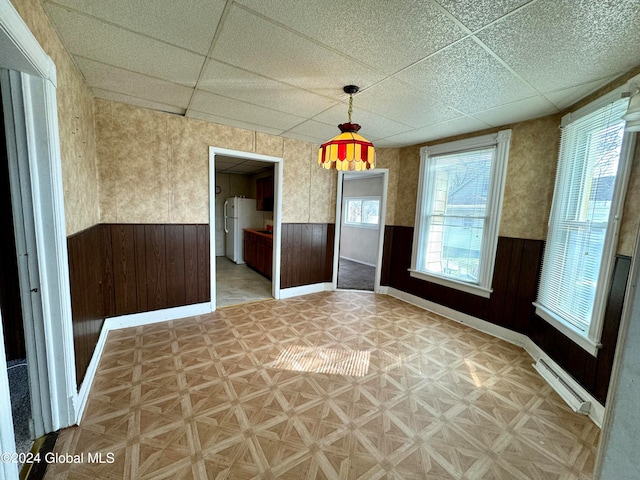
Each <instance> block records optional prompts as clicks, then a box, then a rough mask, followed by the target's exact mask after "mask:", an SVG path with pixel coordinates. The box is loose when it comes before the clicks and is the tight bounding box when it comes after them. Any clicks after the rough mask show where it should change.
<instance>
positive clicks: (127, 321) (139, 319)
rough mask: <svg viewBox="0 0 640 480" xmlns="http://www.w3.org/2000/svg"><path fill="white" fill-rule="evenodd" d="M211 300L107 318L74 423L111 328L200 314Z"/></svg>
mask: <svg viewBox="0 0 640 480" xmlns="http://www.w3.org/2000/svg"><path fill="white" fill-rule="evenodd" d="M212 311H213V309H212V304H211V302H206V303H197V304H195V305H185V306H183V307H172V308H165V309H162V310H154V311H151V312H142V313H133V314H130V315H121V316H119V317H111V318H107V319H105V321H104V324H103V325H102V330H100V336H99V337H98V342H97V343H96V348H95V349H94V350H93V355H92V356H91V361H90V362H89V366H88V367H87V371H86V373H85V375H84V380H83V381H82V385H80V389H79V391H78V404H77V410H76V423H78V424H79V423H80V421H81V420H82V416H83V415H84V410H85V408H86V406H87V400H88V399H89V391H90V390H91V385H92V384H93V379H94V378H95V375H96V371H97V369H98V364H99V363H100V357H102V352H103V351H104V347H105V345H106V343H107V336H108V335H109V332H110V331H111V330H119V329H121V328H129V327H139V326H141V325H149V324H151V323H157V322H166V321H169V320H178V319H180V318H186V317H193V316H195V315H202V314H205V313H210V312H212Z"/></svg>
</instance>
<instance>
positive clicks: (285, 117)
mask: <svg viewBox="0 0 640 480" xmlns="http://www.w3.org/2000/svg"><path fill="white" fill-rule="evenodd" d="M191 109H193V110H197V111H198V112H204V113H209V114H211V115H216V116H220V117H224V118H229V119H235V120H244V121H248V122H251V123H253V124H255V125H264V126H265V127H271V128H275V129H278V130H280V131H282V130H288V129H290V128H292V127H294V126H296V125H298V124H299V123H302V122H303V121H304V120H305V119H304V118H303V117H298V116H295V115H290V114H288V113H284V112H278V111H277V110H272V109H270V108H264V107H260V106H257V105H252V104H250V103H246V102H241V101H239V100H234V99H232V98H226V97H221V96H220V95H215V94H213V93H207V92H202V91H199V92H196V94H195V95H194V96H193V101H192V103H191Z"/></svg>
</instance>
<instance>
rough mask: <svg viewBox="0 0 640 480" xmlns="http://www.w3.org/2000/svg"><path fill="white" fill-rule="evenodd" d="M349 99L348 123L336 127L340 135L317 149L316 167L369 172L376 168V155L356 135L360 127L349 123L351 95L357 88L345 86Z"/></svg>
mask: <svg viewBox="0 0 640 480" xmlns="http://www.w3.org/2000/svg"><path fill="white" fill-rule="evenodd" d="M344 91H345V93H348V94H349V95H350V97H349V121H348V122H347V123H342V124H340V125H338V128H339V129H340V132H341V133H340V135H337V136H335V137H333V138H332V139H331V140H329V141H328V142H326V143H323V144H322V145H320V148H319V149H318V165H320V166H321V167H323V168H326V169H331V168H335V169H336V170H342V171H345V172H346V171H356V172H361V171H364V170H371V169H373V168H375V166H376V162H375V160H376V153H375V148H374V147H373V143H371V142H370V141H369V140H367V139H366V138H364V137H363V136H361V135H359V134H358V130H360V125H358V124H357V123H351V111H352V108H353V94H354V93H356V92H357V91H358V87H356V86H354V85H347V86H346V87H344Z"/></svg>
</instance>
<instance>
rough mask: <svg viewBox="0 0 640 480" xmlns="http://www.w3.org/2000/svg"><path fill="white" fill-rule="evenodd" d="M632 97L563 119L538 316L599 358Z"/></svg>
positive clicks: (624, 172) (622, 185)
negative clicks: (625, 131) (626, 122)
mask: <svg viewBox="0 0 640 480" xmlns="http://www.w3.org/2000/svg"><path fill="white" fill-rule="evenodd" d="M627 104H628V99H620V98H619V95H618V100H615V101H609V102H607V103H606V104H605V105H604V106H599V107H598V108H595V107H591V108H587V107H586V108H585V109H584V110H582V111H579V112H575V113H573V114H569V115H567V116H566V117H565V118H563V121H562V135H561V142H560V152H559V157H558V168H557V173H556V182H555V187H554V193H553V203H552V207H551V214H550V217H549V229H548V233H547V241H546V245H545V252H544V259H543V264H542V274H541V277H540V285H539V289H538V299H537V301H536V303H535V305H536V313H537V314H538V315H539V316H540V317H542V318H543V319H545V320H546V321H548V322H549V323H551V324H552V325H554V326H555V327H556V328H558V329H559V330H560V331H562V332H563V333H564V334H565V335H567V336H569V338H571V339H572V340H574V341H575V342H576V343H578V344H579V345H581V346H582V347H583V348H584V349H585V350H587V351H589V352H591V353H592V354H593V355H595V354H596V352H597V348H598V346H599V345H598V344H599V341H600V335H601V331H602V318H603V316H604V308H605V300H606V299H605V296H606V293H607V289H608V283H609V280H610V274H611V272H612V266H613V261H614V256H615V246H616V245H615V244H616V239H617V231H618V223H619V222H618V219H619V216H620V214H621V209H622V199H623V196H624V190H625V185H626V179H627V176H628V174H627V173H626V172H628V169H627V167H626V164H628V159H627V158H626V157H627V154H626V153H625V154H624V155H622V153H623V151H625V152H626V151H628V150H629V149H628V148H625V147H624V143H625V134H624V121H623V120H622V116H623V115H624V113H625V111H626V108H627Z"/></svg>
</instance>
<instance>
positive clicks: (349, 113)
mask: <svg viewBox="0 0 640 480" xmlns="http://www.w3.org/2000/svg"><path fill="white" fill-rule="evenodd" d="M351 112H353V95H349V110H348V111H347V113H348V116H349V123H351Z"/></svg>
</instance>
